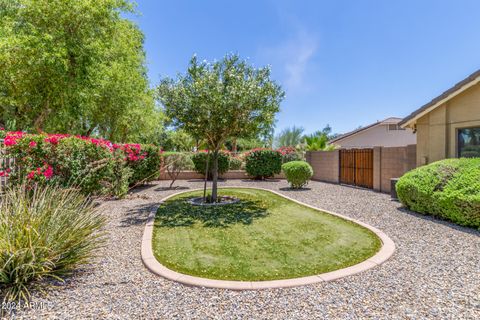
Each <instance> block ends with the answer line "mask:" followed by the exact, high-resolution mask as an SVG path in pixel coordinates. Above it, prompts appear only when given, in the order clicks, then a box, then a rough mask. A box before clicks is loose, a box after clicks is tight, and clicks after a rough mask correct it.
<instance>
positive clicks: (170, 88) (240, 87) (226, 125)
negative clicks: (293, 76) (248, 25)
mask: <svg viewBox="0 0 480 320" xmlns="http://www.w3.org/2000/svg"><path fill="white" fill-rule="evenodd" d="M158 97H159V100H160V102H161V103H162V104H163V105H164V106H165V114H166V116H167V117H168V118H169V119H171V121H172V123H173V125H174V126H175V127H177V128H181V129H183V130H184V131H185V132H187V133H188V134H190V135H192V137H194V138H195V139H201V140H203V141H205V143H206V145H207V146H208V148H209V149H210V150H212V156H213V165H214V168H213V170H214V173H213V188H212V198H213V199H214V200H215V199H216V177H217V175H216V168H215V165H216V162H217V161H216V159H217V155H218V151H219V150H220V148H221V147H222V146H223V145H224V144H225V142H227V140H228V139H230V138H245V139H248V138H253V137H257V136H258V135H262V134H263V135H266V134H268V133H269V132H270V131H271V129H272V127H273V125H274V122H275V115H276V113H277V112H278V111H279V110H280V103H281V101H282V100H283V98H284V92H283V90H282V89H281V87H280V86H279V85H278V84H277V83H275V82H274V81H273V80H271V79H270V69H269V68H268V67H264V68H259V69H257V68H254V67H252V66H251V65H249V64H248V62H247V61H245V60H242V59H240V57H239V56H238V55H226V56H225V57H224V58H223V59H222V60H220V61H216V62H213V63H209V62H207V61H198V59H197V57H196V56H193V58H192V59H191V60H190V65H189V67H188V70H187V72H186V74H179V75H178V77H177V79H171V78H165V79H163V80H162V81H161V82H160V85H159V87H158Z"/></svg>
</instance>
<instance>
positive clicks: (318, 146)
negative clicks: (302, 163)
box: [305, 134, 337, 151]
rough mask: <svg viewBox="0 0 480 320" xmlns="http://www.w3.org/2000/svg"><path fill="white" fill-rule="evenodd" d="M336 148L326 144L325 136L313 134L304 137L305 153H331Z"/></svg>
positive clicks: (326, 138)
mask: <svg viewBox="0 0 480 320" xmlns="http://www.w3.org/2000/svg"><path fill="white" fill-rule="evenodd" d="M336 148H337V147H336V146H335V145H334V144H329V143H328V137H327V135H326V134H313V135H310V136H307V137H305V149H306V150H307V151H332V150H335V149H336Z"/></svg>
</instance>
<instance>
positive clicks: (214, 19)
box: [133, 0, 480, 133]
mask: <svg viewBox="0 0 480 320" xmlns="http://www.w3.org/2000/svg"><path fill="white" fill-rule="evenodd" d="M137 2H138V7H137V10H138V11H139V12H140V13H141V14H140V15H139V16H135V17H133V20H135V21H136V22H137V23H138V24H139V25H140V28H141V29H142V30H143V32H144V33H145V36H146V39H145V49H146V52H147V61H148V68H149V77H150V81H151V82H152V85H155V84H156V83H158V81H159V79H160V77H163V76H175V74H177V73H178V72H184V71H185V69H186V67H187V64H188V61H189V59H190V58H191V56H192V55H193V54H194V53H195V54H197V56H198V57H199V58H201V59H207V60H214V59H219V58H221V57H223V56H224V55H225V54H226V53H229V52H234V53H238V54H240V55H241V56H242V57H244V58H248V59H249V61H250V62H251V63H252V64H253V65H255V66H264V65H270V66H271V68H272V73H273V78H274V79H275V80H276V81H278V82H279V83H280V84H281V85H282V87H283V88H284V90H285V91H286V95H287V96H286V99H285V100H284V102H283V103H282V106H281V107H282V111H281V112H280V114H279V115H278V122H277V129H276V131H277V132H278V131H280V130H281V129H283V128H285V127H288V126H292V125H297V126H302V127H304V128H305V129H306V132H313V131H315V130H318V129H321V128H323V127H324V126H325V125H326V124H327V123H328V124H330V125H331V126H332V128H333V131H334V132H338V133H342V132H346V131H349V130H352V129H354V128H356V127H358V126H360V125H367V124H369V123H372V122H374V121H376V120H382V119H384V118H387V117H389V116H400V117H403V116H406V115H408V114H409V113H410V112H412V111H414V110H415V109H417V108H418V107H420V106H421V105H423V104H424V103H426V102H428V101H430V100H431V99H432V98H434V97H435V96H436V95H438V94H440V93H442V92H443V91H444V90H446V89H448V88H449V87H451V86H452V85H453V84H455V83H456V82H458V81H460V80H462V79H463V78H464V77H466V76H467V75H469V74H470V73H472V72H474V71H475V70H477V69H478V68H480V19H478V13H479V12H480V1H478V0H456V1H453V0H450V1H444V0H416V1H413V0H402V1H388V0H387V1H385V0H362V1H357V0H350V1H342V0H330V1H320V0H318V1H301V0H297V1H281V0H278V1H273V0H272V1H269V0H257V1H251V0H242V1H227V0H224V1H220V0H218V1H209V0H204V1H195V0H190V1H187V0H172V1H155V0H138V1H137Z"/></svg>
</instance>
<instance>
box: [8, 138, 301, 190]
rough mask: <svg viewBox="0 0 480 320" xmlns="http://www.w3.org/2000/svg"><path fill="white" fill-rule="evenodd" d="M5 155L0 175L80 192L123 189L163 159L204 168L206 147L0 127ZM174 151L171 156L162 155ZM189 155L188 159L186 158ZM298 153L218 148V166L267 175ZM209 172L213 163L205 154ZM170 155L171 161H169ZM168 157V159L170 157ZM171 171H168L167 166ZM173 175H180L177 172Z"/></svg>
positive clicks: (151, 174)
mask: <svg viewBox="0 0 480 320" xmlns="http://www.w3.org/2000/svg"><path fill="white" fill-rule="evenodd" d="M2 135H3V138H4V145H5V146H6V153H7V154H6V155H5V156H6V157H10V158H14V159H15V164H14V165H11V166H6V167H3V168H0V176H2V175H5V176H9V181H11V182H12V183H21V182H22V181H25V180H26V181H27V182H35V183H49V184H59V185H61V186H63V187H67V186H73V185H74V186H77V187H78V188H79V189H80V190H81V191H82V192H83V193H84V194H93V195H116V196H122V195H124V194H125V193H126V192H127V191H128V189H129V187H131V186H134V185H136V184H139V183H143V182H148V181H150V180H154V179H156V178H157V177H158V175H159V173H160V169H161V167H162V165H164V168H165V169H166V170H167V171H168V170H171V171H173V172H179V171H182V170H189V169H192V168H193V169H194V170H195V171H196V172H199V173H201V174H205V171H206V164H207V157H208V153H207V152H206V151H199V152H196V153H193V154H188V153H186V154H185V155H184V156H181V157H180V156H178V153H171V152H165V153H163V152H162V151H161V150H160V148H159V147H156V146H153V145H141V144H115V143H112V142H110V141H108V140H104V139H95V138H91V137H82V136H72V135H68V134H27V133H24V132H8V133H7V132H4V131H0V138H1V137H2ZM172 154H177V156H175V157H168V158H169V159H167V158H166V157H167V156H168V155H172ZM187 156H188V157H189V158H190V160H191V161H190V160H188V159H186V157H187ZM300 158H301V157H300V156H299V153H298V152H297V151H296V150H295V148H292V147H284V148H280V149H278V150H272V149H264V148H259V149H253V150H251V151H249V152H246V153H244V154H242V155H233V154H231V153H230V152H228V151H221V152H220V156H219V161H218V171H219V174H220V175H223V174H224V173H226V172H227V171H228V170H240V169H243V168H244V169H245V170H246V172H247V174H248V175H250V176H252V177H254V178H255V179H265V178H268V177H272V176H274V175H275V174H279V173H280V172H281V166H282V164H284V163H288V162H291V161H297V160H298V159H300ZM209 159H210V160H209V165H208V167H209V170H208V171H209V174H208V175H209V178H211V176H212V170H213V163H212V158H211V157H210V158H209ZM170 160H172V161H173V162H174V163H175V164H173V165H172V164H171V163H170V162H172V161H170ZM173 162H172V163H173ZM168 173H169V175H170V173H171V172H168ZM174 176H178V173H176V174H175V175H174Z"/></svg>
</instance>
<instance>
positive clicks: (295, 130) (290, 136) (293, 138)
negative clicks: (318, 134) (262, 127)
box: [275, 126, 304, 148]
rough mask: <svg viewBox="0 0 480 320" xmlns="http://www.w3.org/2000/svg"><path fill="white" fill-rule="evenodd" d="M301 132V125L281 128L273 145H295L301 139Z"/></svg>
mask: <svg viewBox="0 0 480 320" xmlns="http://www.w3.org/2000/svg"><path fill="white" fill-rule="evenodd" d="M303 132H304V129H303V128H302V127H296V126H293V127H291V128H286V129H283V130H282V131H281V132H280V133H279V134H278V135H277V136H276V137H275V146H276V147H277V148H279V147H295V146H297V145H298V144H300V143H301V142H302V141H303V138H304V136H303Z"/></svg>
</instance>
